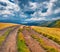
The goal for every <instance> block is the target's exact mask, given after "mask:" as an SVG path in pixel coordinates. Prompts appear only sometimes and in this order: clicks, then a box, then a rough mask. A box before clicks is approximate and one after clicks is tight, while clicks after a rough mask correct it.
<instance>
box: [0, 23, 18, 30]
mask: <svg viewBox="0 0 60 52" xmlns="http://www.w3.org/2000/svg"><path fill="white" fill-rule="evenodd" d="M14 25H17V24H12V23H0V30H1V29H4V28H6V27H10V26H14Z"/></svg>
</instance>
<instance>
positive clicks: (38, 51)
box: [23, 29, 45, 52]
mask: <svg viewBox="0 0 60 52" xmlns="http://www.w3.org/2000/svg"><path fill="white" fill-rule="evenodd" d="M23 35H24V38H25V41H26V44H27V46H28V48H29V49H30V51H31V52H45V50H44V49H42V47H41V46H40V45H39V43H38V42H37V41H35V40H34V39H33V38H32V37H31V36H30V33H29V32H28V31H27V30H26V29H24V30H23Z"/></svg>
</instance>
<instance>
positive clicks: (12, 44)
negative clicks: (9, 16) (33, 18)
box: [0, 26, 19, 52]
mask: <svg viewBox="0 0 60 52" xmlns="http://www.w3.org/2000/svg"><path fill="white" fill-rule="evenodd" d="M18 29H19V26H16V27H14V29H13V30H12V31H11V32H10V33H9V35H8V36H7V37H6V40H5V41H4V43H3V44H2V45H1V47H0V52H17V45H16V42H17V41H16V38H17V32H18Z"/></svg>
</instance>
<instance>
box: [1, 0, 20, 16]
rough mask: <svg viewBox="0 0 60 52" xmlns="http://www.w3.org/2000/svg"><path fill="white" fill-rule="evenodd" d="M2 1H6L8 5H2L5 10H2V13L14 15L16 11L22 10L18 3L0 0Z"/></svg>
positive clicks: (4, 0)
mask: <svg viewBox="0 0 60 52" xmlns="http://www.w3.org/2000/svg"><path fill="white" fill-rule="evenodd" d="M0 2H5V3H6V4H7V6H2V5H0V7H3V8H4V10H0V15H9V14H10V15H12V16H14V12H18V11H19V10H20V8H19V6H18V5H17V4H14V3H11V2H10V1H8V0H0Z"/></svg>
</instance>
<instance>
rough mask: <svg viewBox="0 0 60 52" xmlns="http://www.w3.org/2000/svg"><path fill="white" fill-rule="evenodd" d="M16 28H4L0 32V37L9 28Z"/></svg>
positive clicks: (12, 27)
mask: <svg viewBox="0 0 60 52" xmlns="http://www.w3.org/2000/svg"><path fill="white" fill-rule="evenodd" d="M15 27H16V26H11V27H7V28H4V29H2V30H0V36H2V35H4V33H5V32H6V31H7V30H9V29H10V28H11V29H14V28H15Z"/></svg>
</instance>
